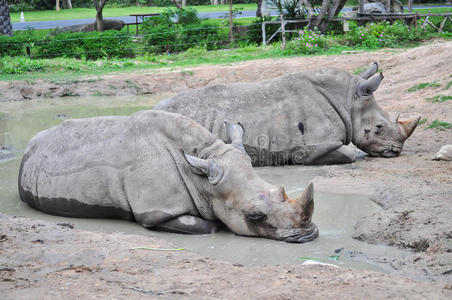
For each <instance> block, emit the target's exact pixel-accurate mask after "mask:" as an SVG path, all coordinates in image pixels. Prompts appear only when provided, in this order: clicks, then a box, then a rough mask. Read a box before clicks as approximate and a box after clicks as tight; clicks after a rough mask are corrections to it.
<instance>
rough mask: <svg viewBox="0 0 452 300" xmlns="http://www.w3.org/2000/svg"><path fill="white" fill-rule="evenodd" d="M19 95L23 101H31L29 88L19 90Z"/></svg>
mask: <svg viewBox="0 0 452 300" xmlns="http://www.w3.org/2000/svg"><path fill="white" fill-rule="evenodd" d="M20 94H21V95H22V97H23V98H24V99H32V98H33V89H32V88H30V87H24V88H21V89H20Z"/></svg>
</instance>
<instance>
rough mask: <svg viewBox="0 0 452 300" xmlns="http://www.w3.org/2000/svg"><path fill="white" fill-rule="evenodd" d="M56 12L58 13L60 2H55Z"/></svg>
mask: <svg viewBox="0 0 452 300" xmlns="http://www.w3.org/2000/svg"><path fill="white" fill-rule="evenodd" d="M55 6H56V11H60V0H56V5H55Z"/></svg>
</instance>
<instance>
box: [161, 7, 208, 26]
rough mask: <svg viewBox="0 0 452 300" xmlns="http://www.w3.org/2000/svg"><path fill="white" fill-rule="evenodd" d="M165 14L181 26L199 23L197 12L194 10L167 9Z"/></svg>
mask: <svg viewBox="0 0 452 300" xmlns="http://www.w3.org/2000/svg"><path fill="white" fill-rule="evenodd" d="M165 13H166V14H167V15H168V16H169V17H170V18H175V19H176V23H177V24H179V25H182V26H185V25H191V24H200V23H201V19H200V18H199V16H198V12H197V11H196V9H194V8H190V7H188V8H177V9H175V10H172V9H167V10H166V12H165Z"/></svg>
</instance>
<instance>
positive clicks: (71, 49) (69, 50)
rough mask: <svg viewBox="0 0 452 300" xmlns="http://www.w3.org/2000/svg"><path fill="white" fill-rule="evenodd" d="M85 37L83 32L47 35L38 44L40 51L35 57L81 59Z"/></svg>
mask: <svg viewBox="0 0 452 300" xmlns="http://www.w3.org/2000/svg"><path fill="white" fill-rule="evenodd" d="M85 35H86V34H85V33H83V32H76V33H67V32H66V33H59V34H56V35H47V36H45V37H44V39H43V40H42V41H40V42H38V43H37V46H38V47H37V48H38V50H37V52H36V54H35V56H36V57H38V58H53V57H81V56H82V54H83V49H82V44H83V38H84V37H85Z"/></svg>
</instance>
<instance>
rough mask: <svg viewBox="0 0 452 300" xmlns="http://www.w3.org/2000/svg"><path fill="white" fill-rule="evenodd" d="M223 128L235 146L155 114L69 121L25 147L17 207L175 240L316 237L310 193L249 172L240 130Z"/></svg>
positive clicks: (230, 126)
mask: <svg viewBox="0 0 452 300" xmlns="http://www.w3.org/2000/svg"><path fill="white" fill-rule="evenodd" d="M226 127H227V129H228V130H227V131H228V137H229V138H230V139H231V141H232V143H231V144H225V143H224V142H223V141H221V140H219V139H217V138H216V137H215V136H214V135H213V134H212V133H210V132H209V131H208V130H207V129H205V128H204V127H202V126H201V125H199V124H198V123H196V122H194V121H193V120H191V119H190V118H188V117H184V116H181V115H178V114H173V113H168V112H161V111H154V110H147V111H141V112H137V113H135V114H132V115H131V116H128V117H125V116H124V117H96V118H88V119H74V120H67V121H64V122H63V123H61V124H60V125H58V126H56V127H53V128H50V129H47V130H45V131H42V132H40V133H38V134H37V135H36V136H35V137H34V138H32V140H31V141H30V142H29V144H28V146H27V148H26V151H25V153H24V156H23V159H22V163H21V166H20V171H19V194H20V198H21V200H22V201H24V202H25V203H27V204H28V205H29V206H30V207H32V208H35V209H38V210H41V211H43V212H46V213H49V214H54V215H61V216H68V217H108V218H122V219H126V220H134V221H136V222H138V223H139V224H141V225H142V226H144V227H146V228H150V229H157V230H163V231H171V232H178V233H187V234H188V233H193V234H204V233H210V232H213V231H215V230H216V229H217V228H219V226H218V224H225V225H226V226H227V227H228V228H229V229H230V230H231V231H233V232H234V233H236V234H239V235H245V236H258V237H265V238H271V239H276V240H283V241H286V242H300V243H301V242H306V241H310V240H312V239H314V238H315V237H317V235H318V229H317V227H316V225H315V224H314V223H313V222H311V217H312V213H313V209H314V199H313V186H312V184H309V185H308V187H307V188H306V189H305V190H304V192H303V193H302V195H301V196H300V197H298V198H296V199H289V198H288V196H287V194H286V192H285V191H284V188H282V187H277V186H274V185H272V184H270V183H267V182H265V181H264V180H263V179H261V178H260V177H259V176H258V175H257V174H256V173H255V171H254V170H253V168H252V166H251V160H250V158H249V156H248V155H247V154H246V152H245V151H244V150H243V146H242V136H243V128H242V127H241V126H240V125H238V124H232V123H228V124H227V126H226ZM221 226H222V225H221Z"/></svg>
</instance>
